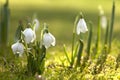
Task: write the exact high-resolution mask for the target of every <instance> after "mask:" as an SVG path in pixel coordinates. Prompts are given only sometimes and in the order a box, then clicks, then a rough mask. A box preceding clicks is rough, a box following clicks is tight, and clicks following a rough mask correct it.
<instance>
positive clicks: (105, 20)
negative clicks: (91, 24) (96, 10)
mask: <svg viewBox="0 0 120 80" xmlns="http://www.w3.org/2000/svg"><path fill="white" fill-rule="evenodd" d="M100 24H101V27H102V28H106V27H107V19H106V16H101V19H100Z"/></svg>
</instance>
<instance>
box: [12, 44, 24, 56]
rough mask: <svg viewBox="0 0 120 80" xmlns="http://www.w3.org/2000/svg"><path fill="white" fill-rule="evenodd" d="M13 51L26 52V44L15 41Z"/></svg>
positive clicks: (17, 52) (20, 53)
mask: <svg viewBox="0 0 120 80" xmlns="http://www.w3.org/2000/svg"><path fill="white" fill-rule="evenodd" d="M11 48H12V51H13V53H14V54H19V55H22V54H23V53H24V45H23V44H22V43H20V42H16V43H14V44H13V45H12V46H11Z"/></svg>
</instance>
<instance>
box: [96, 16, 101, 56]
mask: <svg viewBox="0 0 120 80" xmlns="http://www.w3.org/2000/svg"><path fill="white" fill-rule="evenodd" d="M100 31H101V27H100V16H99V17H98V28H97V40H96V54H97V53H98V48H99V44H100V34H101V32H100Z"/></svg>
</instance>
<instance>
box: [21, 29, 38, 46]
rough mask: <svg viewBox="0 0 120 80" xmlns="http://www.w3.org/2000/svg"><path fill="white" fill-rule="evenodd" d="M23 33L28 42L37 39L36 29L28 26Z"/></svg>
mask: <svg viewBox="0 0 120 80" xmlns="http://www.w3.org/2000/svg"><path fill="white" fill-rule="evenodd" d="M23 34H24V36H25V37H24V39H25V42H26V43H28V44H29V43H30V42H33V41H34V40H35V39H36V34H35V31H33V30H32V29H31V28H26V29H25V30H24V31H23Z"/></svg>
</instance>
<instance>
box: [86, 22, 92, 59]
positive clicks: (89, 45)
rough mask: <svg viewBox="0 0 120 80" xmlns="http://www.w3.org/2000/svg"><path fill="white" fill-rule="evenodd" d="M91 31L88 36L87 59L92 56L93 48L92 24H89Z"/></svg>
mask: <svg viewBox="0 0 120 80" xmlns="http://www.w3.org/2000/svg"><path fill="white" fill-rule="evenodd" d="M89 26H90V31H89V36H88V44H87V59H89V56H90V48H91V41H92V23H89Z"/></svg>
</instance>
